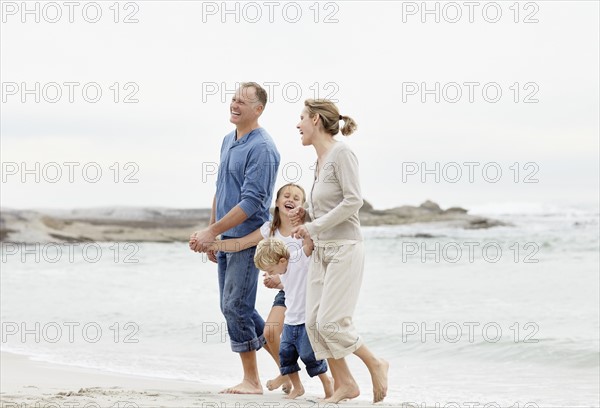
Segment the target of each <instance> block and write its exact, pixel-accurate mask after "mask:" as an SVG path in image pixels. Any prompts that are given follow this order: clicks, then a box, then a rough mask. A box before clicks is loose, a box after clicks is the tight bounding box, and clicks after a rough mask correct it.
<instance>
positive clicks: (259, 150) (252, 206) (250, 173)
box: [216, 128, 280, 237]
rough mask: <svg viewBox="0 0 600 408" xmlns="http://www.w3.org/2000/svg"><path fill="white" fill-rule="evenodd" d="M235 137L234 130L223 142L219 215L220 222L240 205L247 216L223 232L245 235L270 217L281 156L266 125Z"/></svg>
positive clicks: (219, 185)
mask: <svg viewBox="0 0 600 408" xmlns="http://www.w3.org/2000/svg"><path fill="white" fill-rule="evenodd" d="M235 136H236V131H235V130H234V131H233V132H231V133H229V134H228V135H227V136H225V138H224V139H223V144H222V145H221V164H220V165H219V173H218V176H217V194H216V216H217V221H219V220H220V219H221V218H223V217H224V216H225V215H226V214H227V213H228V212H229V211H230V210H231V209H232V208H233V207H235V206H236V205H239V206H240V208H241V209H242V210H243V211H244V213H246V215H247V216H248V218H247V219H246V220H245V221H244V222H242V223H241V224H239V225H237V226H235V227H233V228H231V229H229V230H227V231H224V232H223V235H226V236H228V237H243V236H245V235H248V234H249V233H251V232H253V231H255V230H257V229H258V228H260V227H261V226H262V225H263V224H264V223H265V221H267V220H268V219H269V208H270V207H271V200H272V198H273V188H274V187H275V180H276V179H277V170H278V169H279V161H280V157H279V152H278V151H277V147H276V146H275V143H274V142H273V139H271V136H269V134H268V133H267V131H266V130H264V129H263V128H258V129H254V130H253V131H251V132H250V133H248V134H246V135H245V136H243V137H242V138H240V139H239V140H235Z"/></svg>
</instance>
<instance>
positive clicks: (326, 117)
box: [304, 99, 357, 136]
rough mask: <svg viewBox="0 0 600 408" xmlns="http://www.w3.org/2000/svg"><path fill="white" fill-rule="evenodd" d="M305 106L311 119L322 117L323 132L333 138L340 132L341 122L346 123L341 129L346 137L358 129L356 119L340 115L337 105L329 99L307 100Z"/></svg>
mask: <svg viewBox="0 0 600 408" xmlns="http://www.w3.org/2000/svg"><path fill="white" fill-rule="evenodd" d="M304 106H306V110H307V111H308V115H309V116H310V117H311V118H314V117H315V115H319V116H320V117H321V124H322V126H323V130H324V131H325V132H327V133H329V134H330V135H331V136H335V135H337V134H338V132H340V120H343V121H344V126H343V127H342V129H341V132H342V135H344V136H350V135H351V134H352V133H354V131H355V130H356V128H357V125H356V122H355V121H354V119H352V118H351V117H350V116H345V115H340V111H339V109H338V108H337V106H335V103H333V102H331V101H330V100H329V99H307V100H305V101H304Z"/></svg>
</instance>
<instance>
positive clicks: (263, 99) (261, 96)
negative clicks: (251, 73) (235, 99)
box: [240, 82, 267, 109]
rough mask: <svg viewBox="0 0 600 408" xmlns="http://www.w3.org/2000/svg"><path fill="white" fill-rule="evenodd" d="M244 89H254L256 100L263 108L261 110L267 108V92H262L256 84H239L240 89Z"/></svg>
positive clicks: (260, 87) (262, 89)
mask: <svg viewBox="0 0 600 408" xmlns="http://www.w3.org/2000/svg"><path fill="white" fill-rule="evenodd" d="M245 88H254V90H255V91H256V99H257V100H258V103H260V104H261V105H262V106H263V109H264V108H265V107H266V106H267V91H265V90H264V88H263V87H262V86H260V85H259V84H257V83H256V82H242V83H241V84H240V89H245Z"/></svg>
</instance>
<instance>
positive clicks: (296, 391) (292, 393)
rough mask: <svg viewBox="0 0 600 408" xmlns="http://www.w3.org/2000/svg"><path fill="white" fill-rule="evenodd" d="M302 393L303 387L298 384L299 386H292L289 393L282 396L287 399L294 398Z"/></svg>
mask: <svg viewBox="0 0 600 408" xmlns="http://www.w3.org/2000/svg"><path fill="white" fill-rule="evenodd" d="M302 395H304V387H302V386H300V387H299V388H296V387H294V388H293V389H292V390H291V391H290V393H289V394H288V395H286V396H285V397H284V398H287V399H296V398H297V397H300V396H302Z"/></svg>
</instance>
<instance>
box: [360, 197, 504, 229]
mask: <svg viewBox="0 0 600 408" xmlns="http://www.w3.org/2000/svg"><path fill="white" fill-rule="evenodd" d="M467 212H468V211H467V210H465V209H464V208H460V207H450V208H448V209H446V210H442V209H441V208H440V206H439V205H438V204H437V203H434V202H433V201H429V200H427V201H425V202H424V203H422V204H421V205H419V206H418V207H414V206H410V205H403V206H401V207H395V208H391V209H389V210H374V209H373V206H371V204H369V203H367V202H366V201H365V205H363V207H362V208H361V210H360V222H361V224H362V225H364V226H374V225H400V224H415V223H424V222H427V223H429V222H443V223H446V224H450V225H453V226H456V227H459V228H466V229H479V228H490V227H496V226H501V225H507V224H506V223H504V222H502V221H498V220H492V219H489V218H485V217H480V216H476V215H469V214H467Z"/></svg>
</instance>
